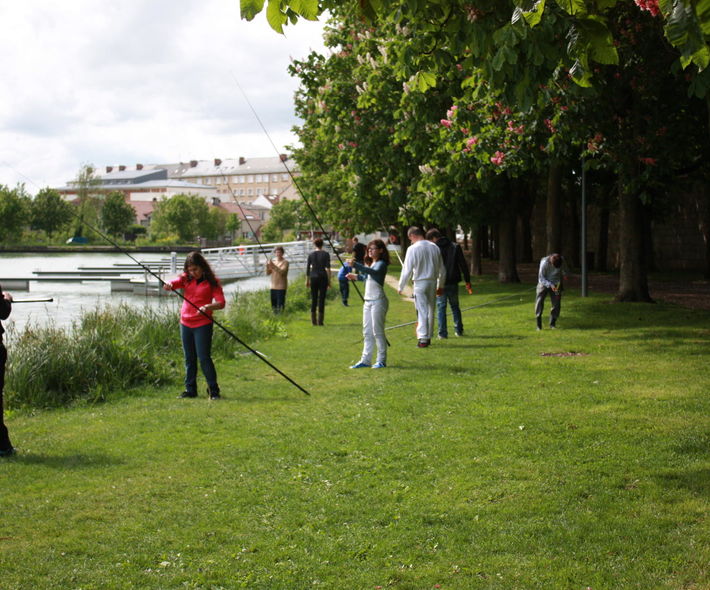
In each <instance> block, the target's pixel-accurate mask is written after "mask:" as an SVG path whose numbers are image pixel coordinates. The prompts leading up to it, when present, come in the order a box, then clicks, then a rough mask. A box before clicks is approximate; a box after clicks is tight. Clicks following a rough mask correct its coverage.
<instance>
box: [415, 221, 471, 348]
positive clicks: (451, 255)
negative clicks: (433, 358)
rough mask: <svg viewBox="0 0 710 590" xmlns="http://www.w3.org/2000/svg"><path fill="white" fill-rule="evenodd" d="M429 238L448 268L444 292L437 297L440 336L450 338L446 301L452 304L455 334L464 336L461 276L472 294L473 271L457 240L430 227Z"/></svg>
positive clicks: (427, 235) (427, 236)
mask: <svg viewBox="0 0 710 590" xmlns="http://www.w3.org/2000/svg"><path fill="white" fill-rule="evenodd" d="M426 238H427V240H430V241H432V242H434V243H435V244H436V245H437V246H439V250H441V257H442V258H443V259H444V268H445V269H446V283H445V284H444V292H443V293H442V294H441V295H439V296H437V298H436V312H437V319H438V322H439V338H448V337H449V332H448V329H447V327H446V303H447V301H448V303H449V305H450V306H451V316H452V317H453V320H454V334H456V335H457V336H463V320H462V319H461V307H460V306H459V283H460V282H461V276H462V275H463V279H464V281H465V283H466V290H467V291H468V294H469V295H470V294H471V293H472V291H471V271H469V269H468V264H467V263H466V258H465V257H464V255H463V250H462V249H461V246H459V245H458V244H457V243H456V242H452V241H451V240H450V239H449V238H447V237H446V236H442V235H441V232H440V231H439V230H438V229H430V230H429V231H428V232H427V234H426Z"/></svg>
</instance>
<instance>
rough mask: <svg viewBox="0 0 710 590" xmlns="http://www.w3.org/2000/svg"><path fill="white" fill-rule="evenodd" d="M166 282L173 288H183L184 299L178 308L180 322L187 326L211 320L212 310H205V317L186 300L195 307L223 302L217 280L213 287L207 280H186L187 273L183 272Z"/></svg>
mask: <svg viewBox="0 0 710 590" xmlns="http://www.w3.org/2000/svg"><path fill="white" fill-rule="evenodd" d="M168 284H169V285H170V286H171V287H172V288H173V289H183V296H184V297H185V299H186V301H183V302H182V308H181V309H180V323H181V324H182V325H183V326H186V327H188V328H199V327H200V326H205V325H207V324H209V323H211V322H212V319H211V318H212V310H207V312H206V313H207V316H209V317H207V316H205V315H204V314H202V313H200V312H199V311H198V310H197V309H196V308H195V307H193V306H192V305H190V304H189V303H188V301H191V302H192V303H194V304H195V305H196V306H197V307H202V306H203V305H209V304H210V303H212V302H213V301H216V302H217V303H224V292H223V291H222V285H221V284H220V283H219V282H217V286H216V287H213V286H212V285H210V283H209V281H207V280H202V281H200V282H197V281H196V280H194V279H190V280H188V278H187V275H186V274H185V273H183V274H181V275H180V276H179V277H178V278H177V279H173V280H172V281H168Z"/></svg>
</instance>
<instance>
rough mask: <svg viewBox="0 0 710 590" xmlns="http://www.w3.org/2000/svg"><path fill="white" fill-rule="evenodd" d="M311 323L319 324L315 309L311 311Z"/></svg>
mask: <svg viewBox="0 0 710 590" xmlns="http://www.w3.org/2000/svg"><path fill="white" fill-rule="evenodd" d="M311 323H312V324H313V325H314V326H317V325H318V320H316V312H315V311H312V312H311Z"/></svg>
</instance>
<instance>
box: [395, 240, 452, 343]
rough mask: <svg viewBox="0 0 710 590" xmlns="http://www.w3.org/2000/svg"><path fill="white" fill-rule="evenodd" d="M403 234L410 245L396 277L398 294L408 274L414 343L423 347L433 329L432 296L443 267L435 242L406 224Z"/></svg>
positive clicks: (438, 286)
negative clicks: (413, 309)
mask: <svg viewBox="0 0 710 590" xmlns="http://www.w3.org/2000/svg"><path fill="white" fill-rule="evenodd" d="M407 237H408V238H409V241H410V242H411V243H412V245H411V246H410V247H409V248H407V254H406V255H405V257H404V265H403V266H402V274H401V276H400V278H399V288H398V291H399V294H400V295H401V294H402V291H403V290H404V287H405V286H406V284H407V281H409V277H412V278H413V280H414V305H415V307H416V308H417V346H418V347H419V348H426V347H427V346H429V345H430V344H431V335H432V333H433V332H434V304H435V303H436V296H437V295H441V294H442V293H443V292H444V288H443V287H444V283H445V282H446V269H445V268H444V261H443V259H442V258H441V252H440V250H439V247H438V246H437V245H436V244H432V243H431V242H430V241H429V240H427V239H425V237H424V230H423V229H421V228H419V227H410V228H409V230H408V231H407Z"/></svg>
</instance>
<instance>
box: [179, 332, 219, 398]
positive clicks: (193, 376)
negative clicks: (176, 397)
mask: <svg viewBox="0 0 710 590" xmlns="http://www.w3.org/2000/svg"><path fill="white" fill-rule="evenodd" d="M213 329H214V324H212V323H209V324H206V325H204V326H200V327H199V328H188V327H187V326H183V325H182V324H180V337H181V338H182V350H183V352H184V353H185V391H187V392H188V393H197V361H198V359H199V361H200V367H202V374H203V375H204V376H205V381H207V386H208V387H209V388H210V390H211V391H219V386H218V385H217V371H216V369H215V368H214V363H213V362H212V331H213Z"/></svg>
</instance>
